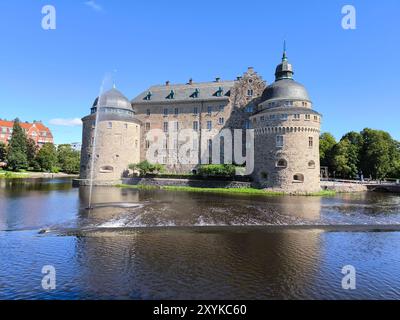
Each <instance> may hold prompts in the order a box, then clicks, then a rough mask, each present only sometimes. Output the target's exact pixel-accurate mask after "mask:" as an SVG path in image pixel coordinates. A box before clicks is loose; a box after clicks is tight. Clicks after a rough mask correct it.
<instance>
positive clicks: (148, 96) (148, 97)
mask: <svg viewBox="0 0 400 320" xmlns="http://www.w3.org/2000/svg"><path fill="white" fill-rule="evenodd" d="M151 96H152V93H151V91H149V92H147V94H146V96H145V97H144V100H151Z"/></svg>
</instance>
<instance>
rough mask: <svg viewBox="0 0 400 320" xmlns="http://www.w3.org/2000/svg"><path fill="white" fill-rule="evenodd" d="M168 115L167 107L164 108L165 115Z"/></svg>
mask: <svg viewBox="0 0 400 320" xmlns="http://www.w3.org/2000/svg"><path fill="white" fill-rule="evenodd" d="M167 116H168V109H167V108H165V109H164V117H167Z"/></svg>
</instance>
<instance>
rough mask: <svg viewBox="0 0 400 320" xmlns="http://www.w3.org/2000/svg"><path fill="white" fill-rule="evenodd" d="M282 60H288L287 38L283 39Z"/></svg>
mask: <svg viewBox="0 0 400 320" xmlns="http://www.w3.org/2000/svg"><path fill="white" fill-rule="evenodd" d="M282 61H287V56H286V40H283V55H282Z"/></svg>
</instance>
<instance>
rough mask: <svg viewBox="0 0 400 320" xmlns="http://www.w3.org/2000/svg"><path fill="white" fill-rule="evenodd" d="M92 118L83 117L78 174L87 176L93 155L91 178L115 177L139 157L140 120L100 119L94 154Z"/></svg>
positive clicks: (122, 173) (93, 119) (124, 172)
mask: <svg viewBox="0 0 400 320" xmlns="http://www.w3.org/2000/svg"><path fill="white" fill-rule="evenodd" d="M94 123H95V118H94V116H89V117H86V118H84V119H83V137H82V151H81V172H80V178H82V179H88V178H90V174H91V165H92V158H91V157H92V156H94V157H95V158H94V171H93V179H97V180H115V179H119V178H122V177H123V176H124V175H126V174H127V173H128V166H129V164H131V163H137V162H139V160H140V137H141V136H140V124H139V123H138V122H137V121H134V120H131V119H121V120H115V119H114V120H107V119H104V120H102V121H99V123H98V124H97V126H98V128H97V132H96V135H97V137H96V146H95V149H96V150H95V153H94V155H93V150H92V149H93V143H94V134H95V126H94Z"/></svg>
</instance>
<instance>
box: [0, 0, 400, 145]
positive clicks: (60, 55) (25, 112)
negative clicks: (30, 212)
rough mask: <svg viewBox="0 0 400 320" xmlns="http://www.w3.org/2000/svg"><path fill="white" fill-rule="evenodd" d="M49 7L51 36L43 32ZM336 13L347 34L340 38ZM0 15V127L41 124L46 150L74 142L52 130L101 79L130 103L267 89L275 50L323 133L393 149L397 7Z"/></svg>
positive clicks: (72, 4)
mask: <svg viewBox="0 0 400 320" xmlns="http://www.w3.org/2000/svg"><path fill="white" fill-rule="evenodd" d="M47 4H51V5H54V6H55V8H56V12H57V28H56V30H48V31H45V30H43V29H42V27H41V20H42V17H43V15H42V13H41V10H42V7H43V6H44V5H47ZM346 4H352V5H353V6H355V8H356V10H357V29H356V30H344V29H343V28H342V27H341V19H342V16H343V15H342V13H341V9H342V7H343V6H344V5H346ZM0 15H1V18H0V39H1V43H2V46H1V49H0V97H1V104H0V118H7V119H13V118H15V117H19V118H20V119H22V120H24V121H25V120H27V121H32V120H42V121H44V123H45V124H47V125H49V126H50V128H51V129H52V131H53V134H54V136H55V140H56V143H66V142H73V141H80V139H81V127H80V126H60V125H57V121H54V119H64V120H65V119H75V118H81V117H82V116H84V115H86V114H87V113H88V112H89V109H90V106H91V104H92V102H93V100H94V98H95V97H96V96H97V95H98V93H99V90H100V85H101V82H102V79H103V78H104V76H105V75H107V74H108V75H109V74H114V77H115V81H116V84H117V87H118V89H119V90H121V91H122V92H123V93H124V94H125V95H126V96H127V97H128V98H130V99H131V98H133V97H134V96H135V95H136V94H138V93H140V92H141V91H143V90H145V89H146V88H147V87H149V86H150V85H153V84H161V83H164V82H165V80H170V81H171V82H174V83H183V82H187V80H188V79H189V78H191V77H192V78H193V79H194V81H209V80H212V79H214V78H215V77H216V76H220V77H221V78H223V79H234V78H236V76H238V75H240V74H242V73H243V72H245V71H246V70H247V67H248V66H253V67H254V68H255V70H256V71H257V72H258V73H259V74H261V75H262V76H263V78H264V79H265V80H266V81H267V82H268V83H271V82H272V81H273V74H274V69H275V66H276V65H277V64H278V63H279V61H280V58H281V53H282V52H281V51H282V42H283V40H284V39H286V40H287V43H288V56H289V60H290V61H291V62H292V63H293V65H294V68H295V79H296V80H297V81H299V82H301V83H303V84H304V85H305V86H306V87H307V88H308V91H309V93H310V95H311V98H312V100H313V102H314V107H315V109H316V110H318V111H320V112H321V113H323V115H324V123H323V131H329V132H332V133H333V134H334V135H335V136H336V137H337V138H340V137H341V136H342V135H343V134H344V133H346V132H347V131H350V130H357V131H359V130H361V129H363V128H364V127H371V128H376V129H383V130H387V131H389V132H390V133H391V134H392V136H393V137H395V138H396V139H399V140H400V129H399V116H400V111H399V108H400V102H399V101H400V80H399V78H398V75H399V74H400V64H399V49H400V42H399V31H400V18H399V17H400V2H399V1H398V0H381V1H372V0H369V1H367V0H346V1H337V0H328V1H320V0H303V1H292V0H286V1H266V0H263V1H261V0H260V1H252V0H247V1H233V0H230V1H225V0H219V1H208V0H206V1H196V2H195V1H174V0H170V1H154V0H147V1H128V0H126V1H123V0H113V1H111V0H95V1H90V2H89V3H87V1H85V0H82V1H80V0H69V1H58V0H46V1H33V0H13V1H1V3H0ZM59 122H60V121H59ZM62 122H63V121H61V123H62ZM67 122H68V121H67ZM50 123H56V124H50Z"/></svg>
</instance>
